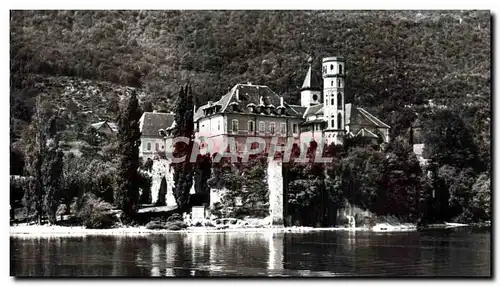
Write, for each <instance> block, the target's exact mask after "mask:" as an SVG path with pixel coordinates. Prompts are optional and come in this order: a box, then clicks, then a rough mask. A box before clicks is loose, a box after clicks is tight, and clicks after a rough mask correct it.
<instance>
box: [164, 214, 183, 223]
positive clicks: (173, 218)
mask: <svg viewBox="0 0 500 286" xmlns="http://www.w3.org/2000/svg"><path fill="white" fill-rule="evenodd" d="M182 220H183V219H182V216H181V215H180V214H178V213H175V214H172V215H171V216H169V217H168V218H167V221H168V222H171V221H182Z"/></svg>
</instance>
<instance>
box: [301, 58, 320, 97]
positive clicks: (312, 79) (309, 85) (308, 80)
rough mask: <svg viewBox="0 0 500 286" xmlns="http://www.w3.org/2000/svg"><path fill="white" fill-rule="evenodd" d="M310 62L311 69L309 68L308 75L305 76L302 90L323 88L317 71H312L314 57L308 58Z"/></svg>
mask: <svg viewBox="0 0 500 286" xmlns="http://www.w3.org/2000/svg"><path fill="white" fill-rule="evenodd" d="M307 62H308V63H309V69H308V70H307V73H306V77H305V78H304V83H302V88H301V89H300V90H301V91H302V90H321V88H320V85H319V79H318V77H317V76H316V74H315V73H313V71H312V62H313V59H312V57H309V59H308V60H307Z"/></svg>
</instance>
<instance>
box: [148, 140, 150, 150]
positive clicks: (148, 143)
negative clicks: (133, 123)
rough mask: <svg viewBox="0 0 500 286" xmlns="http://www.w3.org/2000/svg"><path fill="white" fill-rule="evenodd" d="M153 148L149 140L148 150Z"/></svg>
mask: <svg viewBox="0 0 500 286" xmlns="http://www.w3.org/2000/svg"><path fill="white" fill-rule="evenodd" d="M150 150H151V142H148V151H150Z"/></svg>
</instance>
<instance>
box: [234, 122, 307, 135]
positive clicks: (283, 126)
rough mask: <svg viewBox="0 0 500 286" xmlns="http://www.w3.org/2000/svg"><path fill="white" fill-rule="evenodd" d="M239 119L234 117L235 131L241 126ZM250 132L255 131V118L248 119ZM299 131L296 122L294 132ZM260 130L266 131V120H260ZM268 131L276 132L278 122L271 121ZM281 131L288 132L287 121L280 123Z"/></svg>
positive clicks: (282, 132)
mask: <svg viewBox="0 0 500 286" xmlns="http://www.w3.org/2000/svg"><path fill="white" fill-rule="evenodd" d="M238 124H239V122H238V119H233V120H232V121H231V130H232V131H233V132H238V130H239V126H238ZM247 124H248V132H254V131H255V122H254V121H253V120H249V121H248V123H247ZM297 131H298V124H297V123H294V124H293V133H297ZM259 132H260V133H265V132H266V122H264V121H260V122H259ZM267 132H269V133H271V134H274V133H275V132H276V124H275V123H274V122H269V124H268V125H267ZM280 133H281V134H286V123H280Z"/></svg>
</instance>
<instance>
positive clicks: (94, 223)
mask: <svg viewBox="0 0 500 286" xmlns="http://www.w3.org/2000/svg"><path fill="white" fill-rule="evenodd" d="M116 222H117V221H116V217H115V216H114V215H112V214H106V213H101V212H99V213H94V214H92V215H90V217H88V218H87V219H84V220H83V225H84V226H85V227H86V228H89V229H104V228H112V227H113V226H114V225H115V223H116Z"/></svg>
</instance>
